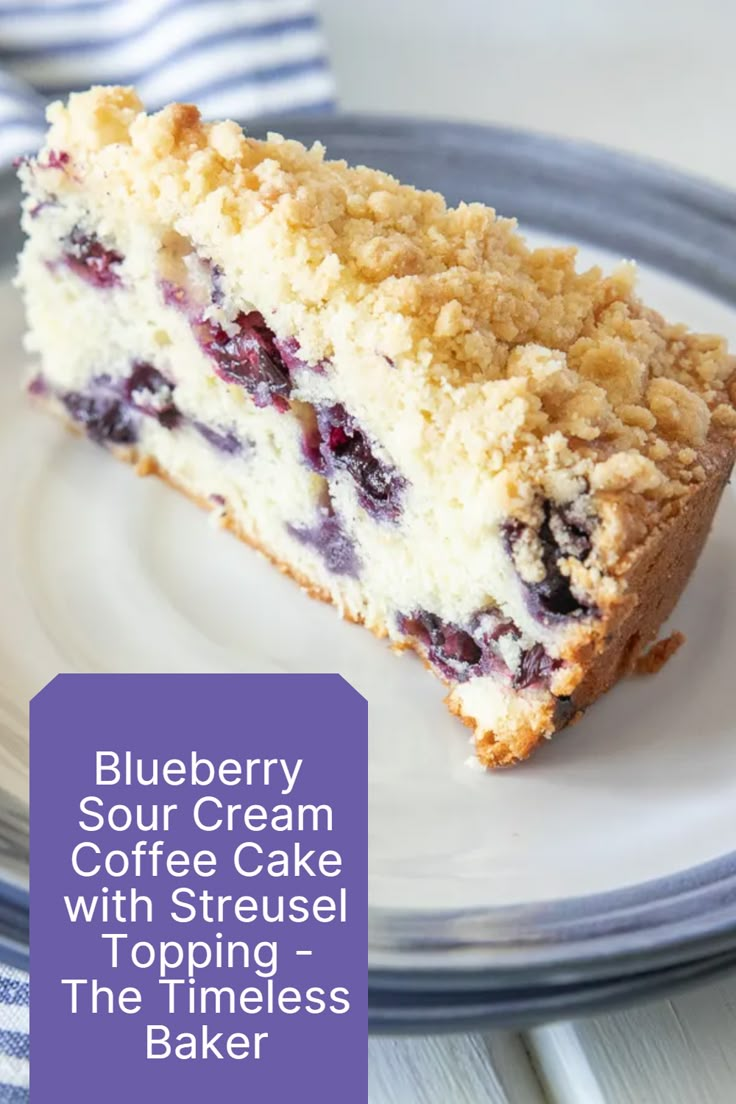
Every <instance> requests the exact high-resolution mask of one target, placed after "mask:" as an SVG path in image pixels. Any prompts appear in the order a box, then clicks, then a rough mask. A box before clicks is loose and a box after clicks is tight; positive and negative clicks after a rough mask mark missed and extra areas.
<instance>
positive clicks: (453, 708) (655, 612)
mask: <svg viewBox="0 0 736 1104" xmlns="http://www.w3.org/2000/svg"><path fill="white" fill-rule="evenodd" d="M34 401H35V402H36V403H37V404H39V405H41V406H43V407H44V408H45V409H47V410H49V411H50V412H52V413H53V414H55V415H56V416H57V417H59V418H60V419H61V420H62V421H63V422H64V424H65V425H66V426H67V428H69V429H70V430H71V431H72V432H73V433H74V434H75V435H77V436H84V433H83V431H82V430H81V429H80V427H79V426H78V425H77V423H76V422H74V420H73V419H71V418H69V416H68V414H67V412H66V411H65V409H64V407H63V406H62V404H61V403H59V402H58V401H57V400H55V399H53V398H51V397H49V396H37V397H36V398H35V399H34ZM106 451H108V452H110V453H112V454H113V455H114V456H115V457H116V458H117V459H119V460H122V461H124V462H126V463H127V464H129V465H131V466H132V467H133V468H134V470H135V471H136V473H137V474H138V475H139V476H149V475H156V476H158V477H159V478H160V479H162V480H163V481H164V482H166V483H168V484H169V485H170V486H171V487H173V488H174V489H175V490H177V491H180V492H182V493H183V494H185V495H186V496H187V498H189V499H190V500H191V501H192V502H195V503H196V504H197V505H198V506H200V507H202V508H203V509H205V510H207V511H208V512H210V513H212V512H213V511H214V510H219V509H220V508H219V507H217V506H215V505H214V504H213V503H212V502H210V501H208V500H207V499H205V498H203V497H202V496H200V495H198V494H196V493H195V492H193V491H192V489H191V488H189V487H187V486H186V485H185V484H184V483H183V482H182V481H181V480H179V479H177V478H176V476H175V475H174V474H172V473H171V472H170V471H168V470H166V468H165V467H163V466H162V465H161V464H160V462H159V461H158V460H157V459H156V458H155V457H154V456H152V455H151V454H149V453H147V452H146V450H145V448H140V447H138V446H135V445H132V446H129V445H108V446H106ZM703 463H704V465H705V466H706V470H707V473H708V477H707V479H706V480H705V481H704V482H703V483H701V484H699V485H698V486H697V487H696V488H694V489H693V491H692V492H691V493H690V494H689V495H687V496H686V497H685V499H684V501H683V503H682V504H681V508H680V509H679V511H678V512H677V513H676V514H675V515H674V516H673V517H672V518H670V519H669V520H668V522H667V523H666V524H664V525H662V526H661V527H660V528H659V529H658V530H656V531H655V532H654V533H652V534H650V536H649V537H648V539H647V541H646V542H645V544H644V546H643V548H642V549H641V551H640V554H639V556H638V558H637V560H636V562H635V565H634V567H633V568H632V570H631V571H630V572H629V574H628V575H627V591H626V594H625V596H624V597H623V599H621V600H620V601H619V602H618V603H617V604H616V605H614V606H613V607H612V608H611V609H610V610H608V611H606V614H605V617H604V619H603V621H602V623H601V626H600V631H599V633H598V635H597V637H596V636H595V635H593V636H592V638H591V637H589V638H588V639H585V640H584V642H583V643H581V645H580V646H579V647H577V648H572V649H571V650H570V651H569V652H568V653H567V654H566V656H565V658H566V660H568V661H569V662H572V663H575V664H577V665H578V666H579V667H580V668H581V669H582V672H583V676H582V678H581V679H580V682H579V684H578V685H577V687H576V689H575V690H574V691H573V693H572V694H571V695H570V697H569V698H566V699H561V698H560V699H555V698H554V697H553V696H552V695H551V694H546V695H545V696H544V697H543V698H542V699H541V700H539V701H536V702H534V703H533V705H532V706H531V707H530V708H529V709H528V710H527V718H526V719H525V718H524V716H523V715H521V716H515V717H514V718H513V721H512V722H511V723H509V724H508V725H505V724H504V725H503V726H502V727H501V726H499V730H490V729H488V730H486V731H483V730H479V725H478V720H477V718H476V717H474V716H471V715H469V713H468V712H467V711H466V710H465V708H464V705H463V701H462V698H461V695H460V694H458V693H457V690H458V687H457V686H454V687H453V684H452V683H450V682H447V680H443V681H445V682H446V685H448V686H450V687H451V689H450V692H449V694H448V695H447V697H446V699H445V702H446V705H447V707H448V709H449V710H450V712H451V713H453V714H454V715H455V716H457V717H458V718H459V719H460V720H461V721H462V722H463V723H464V724H466V725H467V726H468V727H470V728H472V729H473V730H474V733H475V752H476V755H477V758H478V759H479V761H480V762H481V763H482V764H483V766H486V767H491V768H497V767H504V766H511V765H513V764H514V763H517V762H519V761H520V760H523V759H526V758H528V756H529V755H530V754H531V753H532V752H533V751H534V749H535V748H536V747H537V746H538V745H539V744H540V743H541V742H542V741H543V740H545V739H549V738H550V737H551V736H552V735H553V734H555V733H556V732H559V731H560V730H561V729H563V728H565V727H566V726H567V725H568V724H571V723H574V722H575V721H577V720H579V719H580V718H581V717H582V716H583V714H584V713H585V711H586V709H587V708H588V706H590V705H591V704H592V703H593V702H594V701H595V700H596V699H597V698H598V697H600V696H601V695H602V694H604V693H605V692H606V691H607V690H609V689H610V688H611V687H612V686H613V685H614V684H615V683H616V682H617V681H618V680H619V679H620V678H622V677H623V676H625V675H628V674H630V673H632V672H634V671H636V670H637V667H638V665H639V662H640V660H641V657H642V656H643V654H644V653H645V652H646V651H647V649H649V648H650V646H651V645H652V644H653V643H654V642H655V641H656V639H657V635H658V633H659V630H660V628H661V626H662V624H663V623H664V622H665V621H666V620H667V618H668V617H669V615H670V614H671V612H672V610H673V608H674V606H675V605H676V603H677V601H678V599H679V597H680V594H681V593H682V590H683V589H684V587H685V585H686V583H687V581H688V579H689V577H690V575H691V573H692V571H693V568H694V567H695V564H696V563H697V560H698V557H699V556H700V553H701V551H702V548H703V545H704V543H705V541H706V539H707V537H708V534H709V532H710V528H711V525H712V522H713V516H714V514H715V510H716V508H717V506H718V503H719V501H720V498H721V495H722V492H723V489H724V486H725V485H726V483H727V482H728V479H729V476H730V474H731V469H732V467H733V463H734V448H733V446H732V444H731V442H730V441H728V440H726V439H722V440H716V441H715V442H712V443H711V444H710V445H709V446H708V452H707V455H706V456H704V458H703ZM219 524H220V525H221V527H222V528H224V529H227V530H229V531H230V532H231V533H233V535H235V536H236V537H237V538H238V539H239V540H241V541H243V542H244V543H245V544H247V545H249V546H250V547H251V548H253V549H255V550H256V551H257V552H259V553H261V554H262V555H263V556H265V557H266V559H267V560H269V562H270V563H272V564H273V565H274V566H275V567H276V568H278V570H279V571H281V572H282V573H283V574H284V575H287V576H289V577H290V578H291V579H293V580H294V581H295V582H296V583H297V584H298V585H299V586H300V587H301V589H302V590H304V591H305V592H306V593H307V594H308V595H309V596H310V597H312V598H316V599H319V600H320V601H322V602H326V603H328V604H331V605H335V606H336V608H337V603H336V602H335V601H334V599H333V597H332V595H331V594H330V592H329V591H328V590H327V589H325V588H324V587H322V586H319V585H318V584H317V583H315V582H314V580H312V579H310V578H309V577H308V576H306V575H305V574H303V573H301V572H299V571H298V570H296V569H295V568H294V566H293V565H292V564H290V563H289V562H287V561H286V560H284V559H282V558H280V557H279V556H277V555H275V554H274V552H273V551H272V550H271V549H270V548H269V547H268V545H267V544H266V543H265V542H264V541H262V540H261V539H260V538H259V536H258V534H257V533H255V532H253V531H248V530H247V529H246V528H245V527H244V526H243V525H242V524H240V523H239V522H238V521H237V520H236V519H235V518H234V517H233V515H232V514H231V513H230V512H229V511H228V510H227V509H224V510H222V511H221V515H220V521H219ZM340 613H341V614H342V616H343V617H344V618H345V619H346V620H348V621H352V622H354V623H355V624H360V625H364V626H365V627H366V628H368V629H370V631H371V632H372V633H374V635H375V636H377V637H379V638H382V639H385V638H386V637H388V635H389V633H388V630H387V628H386V626H385V625H384V624H383V623H381V622H377V621H373V622H372V621H371V620H370V619H368V618H366V617H365V615H364V614H363V612H362V611H360V610H356V609H354V608H351V607H350V605H349V603H343V605H342V608H341V609H340ZM392 647H393V648H394V650H396V651H403V650H413V651H415V652H416V653H417V655H418V656H419V658H420V659H421V660H422V662H423V664H424V666H425V667H426V668H427V669H428V670H429V671H430V672H431V673H432V675H433V676H434V677H441V676H439V675H438V672H437V671H436V670H435V668H434V667H432V665H431V664H430V663H429V661H428V660H427V657H426V656H425V655H424V654H423V653H422V650H421V647H420V646H418V645H417V644H415V643H414V642H412V641H410V640H407V641H402V642H394V643H392ZM640 669H641V670H646V666H645V667H644V668H640ZM657 669H658V668H657ZM466 685H467V684H466ZM563 703H564V708H560V707H561V706H563Z"/></svg>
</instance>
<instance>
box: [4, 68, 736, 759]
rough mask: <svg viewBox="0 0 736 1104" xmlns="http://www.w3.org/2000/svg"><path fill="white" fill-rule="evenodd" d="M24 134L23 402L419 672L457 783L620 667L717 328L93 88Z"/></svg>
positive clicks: (296, 161)
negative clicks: (457, 733)
mask: <svg viewBox="0 0 736 1104" xmlns="http://www.w3.org/2000/svg"><path fill="white" fill-rule="evenodd" d="M49 122H50V129H49V132H48V136H47V139H46V143H45V146H44V148H43V149H42V150H41V151H40V153H39V154H38V156H37V157H35V158H32V159H29V160H27V161H25V162H24V163H23V164H22V165H21V167H20V176H21V180H22V182H23V186H24V189H25V193H26V199H25V203H24V214H23V224H24V228H25V231H26V234H27V241H26V245H25V248H24V250H23V253H22V256H21V258H20V275H19V281H20V285H21V287H22V289H23V292H24V295H25V301H26V307H27V314H28V322H29V336H28V348H29V350H30V351H31V352H32V353H33V354H34V357H35V362H36V363H35V366H34V368H33V373H32V376H31V378H30V383H29V389H30V392H31V393H32V395H33V396H34V397H35V399H36V400H37V401H38V402H39V403H41V404H42V405H43V406H46V407H48V408H50V409H52V410H53V411H54V412H56V413H58V414H60V415H61V416H62V417H63V418H64V419H65V420H66V421H67V422H68V423H69V424H70V426H71V427H72V428H74V429H77V430H79V431H80V432H82V433H85V434H86V435H87V436H88V437H90V438H91V439H92V440H93V441H95V442H97V443H98V444H100V445H102V446H104V448H105V449H107V450H108V451H109V452H112V453H114V454H115V455H117V456H119V457H120V458H122V459H125V460H128V461H130V462H131V463H133V464H134V465H136V467H137V469H138V471H139V472H140V473H142V474H148V473H157V474H159V475H161V476H163V477H164V478H165V479H166V480H168V481H169V482H170V483H171V484H172V485H174V486H175V487H178V488H180V489H181V490H183V491H185V492H186V493H187V494H188V495H190V496H191V497H192V498H194V499H196V500H197V501H199V502H201V503H202V504H204V505H206V506H208V507H210V508H211V509H213V510H215V511H217V513H218V514H219V515H220V516H221V518H222V520H223V522H224V523H225V524H226V525H227V526H228V527H230V528H231V529H233V530H234V531H235V532H236V533H237V534H239V535H240V536H241V537H242V538H243V539H244V540H245V541H247V542H249V543H250V544H252V545H255V547H256V548H258V549H260V550H261V551H262V552H264V553H265V554H266V555H267V556H268V557H270V559H271V560H273V562H274V563H275V564H277V565H278V566H279V567H280V568H282V569H283V570H284V571H286V572H288V573H289V574H290V575H292V576H293V577H294V578H295V579H296V580H297V581H298V582H299V583H300V584H301V585H302V586H303V587H305V588H306V589H307V590H308V591H309V592H310V593H312V594H313V595H315V596H318V597H320V598H324V599H327V600H329V601H331V602H333V603H334V604H335V606H336V607H337V609H338V610H339V611H340V613H341V614H342V615H343V616H345V617H347V618H350V619H353V620H355V621H360V622H363V623H364V624H365V625H367V626H368V627H369V628H370V629H372V630H373V631H374V632H375V633H377V634H378V635H379V636H384V637H387V638H388V639H389V641H390V642H391V643H392V644H393V645H395V646H396V647H398V648H413V649H414V650H415V651H416V652H418V653H419V655H420V656H421V658H422V659H423V660H424V661H425V662H426V665H427V666H428V667H429V668H430V669H431V671H433V672H434V673H435V674H436V675H437V677H439V678H440V679H441V680H442V681H443V682H444V683H445V684H446V685H447V687H448V696H447V704H448V706H449V708H450V710H451V711H452V712H453V713H455V714H457V716H458V717H460V718H462V720H463V721H465V722H466V723H467V724H468V725H469V726H470V727H471V728H472V730H473V733H474V739H475V747H476V751H477V755H478V758H479V759H480V761H481V762H482V763H483V764H486V765H489V766H497V765H502V764H509V763H512V762H514V761H516V760H518V759H523V758H525V757H526V756H527V755H529V753H530V752H531V751H532V749H533V748H534V747H535V746H536V745H537V744H539V743H540V741H541V740H542V739H543V738H545V737H549V736H551V735H552V734H553V733H554V732H555V731H556V730H558V729H560V728H561V727H563V726H564V725H565V724H566V723H568V722H569V721H570V720H572V719H573V718H575V717H576V716H578V715H580V713H581V712H582V711H583V710H585V709H586V708H587V707H588V706H589V705H590V704H591V702H593V700H594V699H595V698H597V697H598V696H599V695H600V694H601V693H603V692H604V691H605V690H607V689H608V688H609V687H610V686H611V685H612V684H613V683H614V682H615V681H616V680H617V679H618V678H619V676H621V675H622V674H623V673H625V672H627V671H630V670H631V669H632V667H634V666H635V665H636V663H637V661H638V659H639V657H640V656H641V655H642V654H643V653H644V652H645V651H646V649H647V648H648V647H649V646H650V645H651V644H652V643H653V642H654V641H655V640H656V637H657V633H658V630H659V627H660V625H661V624H662V622H663V621H664V620H665V619H666V618H667V616H668V615H669V613H670V611H671V610H672V608H673V606H674V604H675V602H676V601H677V598H678V596H679V595H680V592H681V591H682V589H683V586H684V585H685V582H686V580H687V578H688V576H689V574H690V572H691V570H692V568H693V566H694V564H695V562H696V560H697V558H698V554H699V552H700V550H701V547H702V545H703V542H704V540H705V538H706V536H707V533H708V530H709V527H710V524H711V520H712V517H713V513H714V510H715V508H716V505H717V503H718V500H719V498H720V496H721V492H722V490H723V487H724V484H725V482H726V480H727V478H728V475H729V472H730V470H731V466H732V463H733V460H734V447H735V442H736V411H735V409H734V399H736V377H734V375H733V373H734V363H733V361H732V360H731V359H730V358H729V356H728V355H727V351H726V348H725V344H724V341H723V340H722V339H721V338H719V337H714V336H711V335H704V334H697V333H692V332H690V331H689V330H687V329H686V328H685V327H684V326H682V325H679V324H671V323H669V322H666V321H665V320H664V319H663V318H662V317H661V316H660V315H659V314H657V313H656V312H655V311H653V310H650V309H649V308H647V307H646V306H645V305H644V304H643V303H642V302H641V301H640V300H639V299H638V298H637V296H636V293H635V290H634V273H633V270H632V267H631V266H629V265H622V266H621V267H619V268H618V269H616V270H615V271H613V272H612V273H611V274H609V275H604V274H602V273H601V272H600V271H599V270H598V269H590V270H588V271H578V270H577V268H576V258H575V250H574V249H572V248H571V249H530V248H529V247H528V246H527V245H526V244H525V242H524V239H523V238H522V237H521V236H520V235H519V234H518V232H517V229H516V226H515V224H514V222H512V221H509V220H507V219H502V218H498V217H497V216H496V214H495V213H494V211H493V210H491V209H489V208H487V207H484V206H481V205H479V204H467V205H466V204H461V205H460V206H459V207H456V208H454V209H453V208H448V207H447V206H446V204H445V202H444V200H443V199H442V197H441V196H439V195H436V194H434V193H432V192H425V191H417V190H415V189H414V188H411V187H406V186H404V185H401V184H399V183H398V182H397V181H396V180H394V179H392V178H391V177H390V176H387V175H385V174H384V173H381V172H376V171H373V170H371V169H367V168H349V167H347V166H346V165H345V164H344V163H342V162H331V161H328V160H325V157H324V151H323V150H322V148H321V147H320V146H318V145H317V146H314V147H313V148H312V149H309V150H308V149H305V148H304V147H303V146H302V145H300V144H298V143H296V142H293V141H288V140H285V139H284V138H282V137H280V136H278V135H271V136H270V137H269V139H268V141H265V142H264V141H256V140H254V139H252V138H249V137H248V136H247V134H244V133H243V132H242V131H241V129H240V127H238V126H236V125H235V124H234V123H231V122H223V123H215V124H205V123H203V122H202V121H201V119H200V116H199V113H198V112H197V110H196V108H194V107H191V106H186V105H181V104H175V105H173V106H170V107H168V108H166V109H165V110H163V111H161V112H159V113H158V114H155V115H147V114H146V113H145V112H144V110H143V108H142V105H141V103H140V101H139V99H138V98H137V96H136V95H135V93H134V92H133V91H132V90H130V89H123V88H95V89H93V90H91V91H89V92H86V93H83V94H80V95H75V96H72V97H71V99H70V101H69V103H68V105H62V104H60V103H58V104H55V105H53V106H52V107H51V108H50V109H49ZM196 569H197V565H192V570H196ZM244 570H247V563H244Z"/></svg>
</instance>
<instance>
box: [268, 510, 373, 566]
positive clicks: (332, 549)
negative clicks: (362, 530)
mask: <svg viewBox="0 0 736 1104" xmlns="http://www.w3.org/2000/svg"><path fill="white" fill-rule="evenodd" d="M286 528H287V530H288V531H289V533H291V535H292V537H295V538H296V539H297V540H298V541H300V542H301V543H302V544H307V545H310V546H311V547H312V548H315V549H316V550H317V552H319V554H320V556H321V557H322V559H323V560H324V562H325V564H326V566H327V567H328V568H329V569H330V571H331V572H332V573H333V575H350V576H352V577H353V578H357V577H358V575H359V574H360V566H361V565H360V560H359V559H358V556H357V553H356V551H355V545H354V543H353V541H352V539H351V537H350V536H349V534H348V533H346V532H345V530H344V529H343V527H342V525H341V523H340V519H339V517H338V516H337V515H336V514H335V513H333V511H332V508H331V507H322V509H321V510H320V516H319V520H318V521H317V524H316V525H312V526H305V525H287V527H286Z"/></svg>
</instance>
